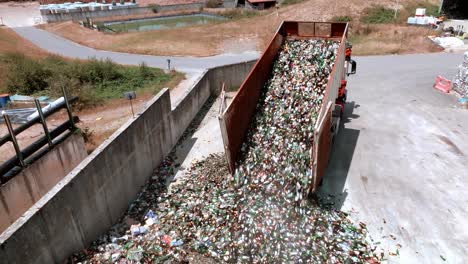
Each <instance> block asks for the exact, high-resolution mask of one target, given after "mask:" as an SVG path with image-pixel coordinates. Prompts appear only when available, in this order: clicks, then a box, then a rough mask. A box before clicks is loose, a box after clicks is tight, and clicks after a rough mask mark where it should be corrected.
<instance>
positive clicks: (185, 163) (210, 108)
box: [174, 92, 235, 179]
mask: <svg viewBox="0 0 468 264" xmlns="http://www.w3.org/2000/svg"><path fill="white" fill-rule="evenodd" d="M234 95H235V93H233V92H229V93H226V99H225V102H226V104H229V103H230V102H231V99H232V98H233V97H234ZM220 104H221V98H220V97H218V98H216V100H214V101H213V102H212V103H207V105H206V109H203V110H202V111H200V114H199V116H197V118H196V119H198V124H196V131H194V132H193V134H191V135H190V136H188V137H187V138H186V139H185V140H184V141H182V143H181V144H180V145H178V146H177V147H176V157H177V159H176V162H177V163H180V165H181V166H180V167H179V168H178V169H177V172H176V174H175V176H174V178H175V179H178V178H180V177H184V176H185V175H186V172H187V169H188V168H190V166H191V164H192V162H193V161H195V160H203V159H204V158H206V157H208V156H209V155H210V154H213V153H223V151H224V146H223V138H222V137H221V129H220V126H219V121H218V115H219V107H220ZM194 123H197V122H196V121H195V122H194Z"/></svg>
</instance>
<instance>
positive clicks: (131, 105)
mask: <svg viewBox="0 0 468 264" xmlns="http://www.w3.org/2000/svg"><path fill="white" fill-rule="evenodd" d="M130 108H132V115H133V118H135V112H134V111H133V104H132V99H130Z"/></svg>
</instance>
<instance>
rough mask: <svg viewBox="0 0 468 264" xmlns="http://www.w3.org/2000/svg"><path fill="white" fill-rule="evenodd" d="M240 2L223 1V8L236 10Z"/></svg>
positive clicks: (232, 0) (233, 0) (235, 0)
mask: <svg viewBox="0 0 468 264" xmlns="http://www.w3.org/2000/svg"><path fill="white" fill-rule="evenodd" d="M237 1H238V0H223V7H224V8H235V7H237Z"/></svg>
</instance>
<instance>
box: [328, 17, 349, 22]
mask: <svg viewBox="0 0 468 264" xmlns="http://www.w3.org/2000/svg"><path fill="white" fill-rule="evenodd" d="M352 20H353V19H352V18H351V17H350V16H334V17H332V19H331V21H333V22H351V21H352Z"/></svg>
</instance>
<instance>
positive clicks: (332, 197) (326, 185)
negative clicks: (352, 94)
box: [317, 102, 360, 209]
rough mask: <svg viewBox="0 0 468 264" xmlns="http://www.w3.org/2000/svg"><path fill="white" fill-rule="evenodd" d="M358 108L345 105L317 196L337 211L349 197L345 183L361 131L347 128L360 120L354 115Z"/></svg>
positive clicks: (349, 104)
mask: <svg viewBox="0 0 468 264" xmlns="http://www.w3.org/2000/svg"><path fill="white" fill-rule="evenodd" d="M357 107H359V105H358V104H356V103H355V102H348V103H347V104H346V105H345V110H344V115H343V119H342V122H341V124H340V128H339V132H338V135H337V136H336V138H335V142H334V144H333V147H332V152H331V155H330V161H329V163H328V167H327V170H326V172H325V175H324V177H323V183H322V186H321V187H320V188H319V189H318V190H317V196H318V197H319V199H320V200H321V201H322V202H324V203H325V204H327V205H330V206H331V207H333V208H337V209H341V207H342V206H343V203H344V201H345V199H346V197H347V196H348V192H347V190H346V189H345V183H346V179H347V177H348V173H349V169H350V166H351V161H352V159H353V155H354V150H355V148H356V144H357V140H358V138H359V133H360V131H359V130H357V129H351V128H346V124H347V123H350V122H352V120H353V119H357V118H359V115H356V114H353V111H354V109H355V108H357Z"/></svg>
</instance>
